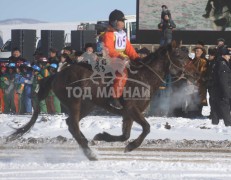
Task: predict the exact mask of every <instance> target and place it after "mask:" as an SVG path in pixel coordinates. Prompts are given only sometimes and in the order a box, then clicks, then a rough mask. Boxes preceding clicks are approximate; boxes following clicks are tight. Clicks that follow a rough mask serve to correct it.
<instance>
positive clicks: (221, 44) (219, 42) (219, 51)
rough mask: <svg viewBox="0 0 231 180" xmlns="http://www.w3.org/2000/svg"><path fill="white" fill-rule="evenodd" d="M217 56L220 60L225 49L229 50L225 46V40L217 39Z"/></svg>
mask: <svg viewBox="0 0 231 180" xmlns="http://www.w3.org/2000/svg"><path fill="white" fill-rule="evenodd" d="M216 48H217V55H218V58H219V57H221V56H222V50H223V49H224V48H227V47H226V45H225V39H223V38H218V39H217V47H216Z"/></svg>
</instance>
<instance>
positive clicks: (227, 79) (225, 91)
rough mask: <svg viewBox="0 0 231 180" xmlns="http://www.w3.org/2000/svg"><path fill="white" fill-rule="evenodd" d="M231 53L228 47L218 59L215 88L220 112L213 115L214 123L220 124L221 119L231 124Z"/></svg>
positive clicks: (228, 124)
mask: <svg viewBox="0 0 231 180" xmlns="http://www.w3.org/2000/svg"><path fill="white" fill-rule="evenodd" d="M230 55H231V53H230V52H229V50H228V49H223V50H222V56H221V58H220V59H218V61H217V66H216V72H217V75H216V77H217V78H216V79H215V84H214V88H215V89H216V90H215V94H216V95H215V97H216V101H215V102H216V105H217V106H216V107H218V108H219V111H218V113H214V114H213V116H212V124H218V123H219V119H220V118H222V119H223V120H224V123H225V126H231V115H230V105H231V104H230V100H231V69H230V67H229V61H230Z"/></svg>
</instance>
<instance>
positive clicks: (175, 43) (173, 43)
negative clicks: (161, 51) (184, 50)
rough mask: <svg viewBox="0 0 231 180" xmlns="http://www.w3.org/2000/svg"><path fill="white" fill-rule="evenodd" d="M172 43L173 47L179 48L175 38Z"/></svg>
mask: <svg viewBox="0 0 231 180" xmlns="http://www.w3.org/2000/svg"><path fill="white" fill-rule="evenodd" d="M171 45H172V48H173V49H175V48H177V42H176V41H175V40H173V41H172V43H171Z"/></svg>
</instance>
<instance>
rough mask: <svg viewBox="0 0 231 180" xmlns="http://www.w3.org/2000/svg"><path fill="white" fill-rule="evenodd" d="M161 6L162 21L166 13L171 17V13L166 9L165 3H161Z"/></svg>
mask: <svg viewBox="0 0 231 180" xmlns="http://www.w3.org/2000/svg"><path fill="white" fill-rule="evenodd" d="M161 8H162V12H161V22H163V21H164V16H165V15H168V17H169V18H170V19H171V13H170V11H169V10H168V7H167V6H166V5H162V6H161Z"/></svg>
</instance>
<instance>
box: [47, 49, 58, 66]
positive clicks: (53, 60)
mask: <svg viewBox="0 0 231 180" xmlns="http://www.w3.org/2000/svg"><path fill="white" fill-rule="evenodd" d="M48 63H49V64H57V66H58V64H59V59H58V56H57V50H56V49H55V48H50V49H49V58H48Z"/></svg>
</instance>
